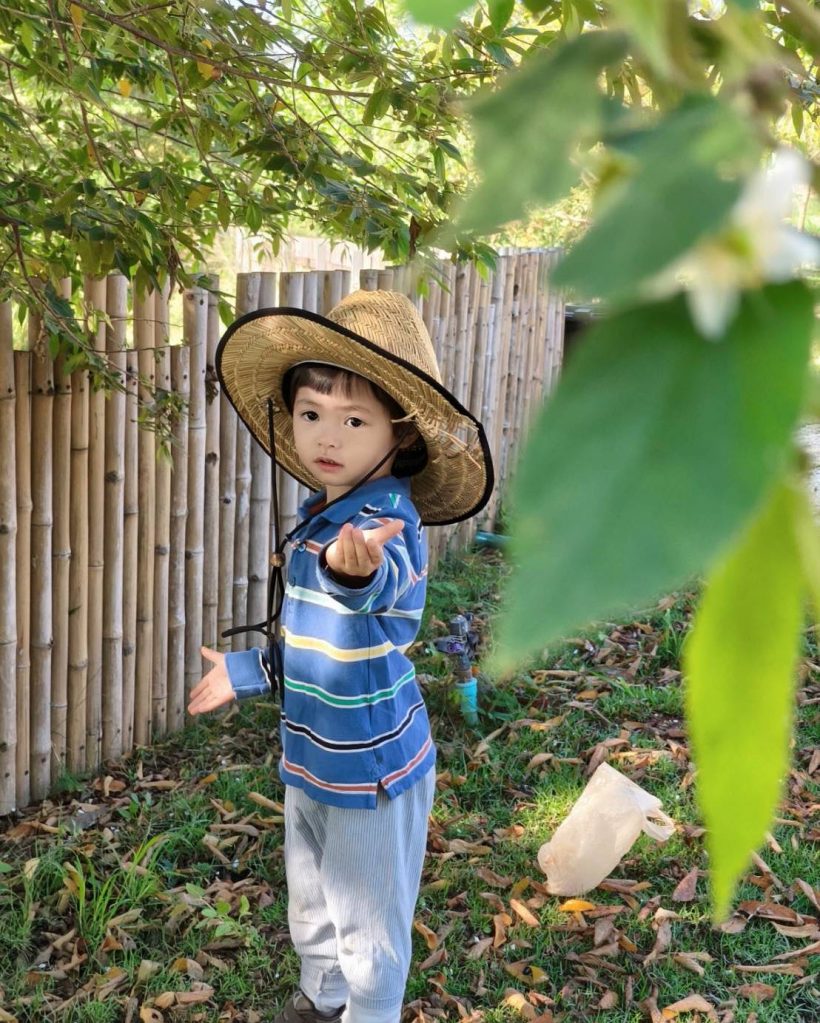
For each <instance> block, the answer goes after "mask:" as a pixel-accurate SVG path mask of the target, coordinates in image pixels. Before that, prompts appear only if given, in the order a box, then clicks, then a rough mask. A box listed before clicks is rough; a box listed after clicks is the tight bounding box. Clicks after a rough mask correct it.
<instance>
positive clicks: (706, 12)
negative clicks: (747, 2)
mask: <svg viewBox="0 0 820 1023" xmlns="http://www.w3.org/2000/svg"><path fill="white" fill-rule="evenodd" d="M689 13H690V14H694V15H695V17H697V16H698V15H701V16H702V17H703V18H705V19H707V20H709V21H717V19H718V18H721V17H722V16H723V15H724V14H725V13H726V0H689Z"/></svg>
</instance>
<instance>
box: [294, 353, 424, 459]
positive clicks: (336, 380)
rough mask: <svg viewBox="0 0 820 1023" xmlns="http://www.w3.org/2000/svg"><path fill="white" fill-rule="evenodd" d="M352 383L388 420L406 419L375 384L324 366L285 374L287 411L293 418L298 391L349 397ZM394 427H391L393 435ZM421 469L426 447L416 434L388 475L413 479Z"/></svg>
mask: <svg viewBox="0 0 820 1023" xmlns="http://www.w3.org/2000/svg"><path fill="white" fill-rule="evenodd" d="M356 383H362V384H364V385H365V387H367V388H368V389H369V391H370V393H371V394H372V395H373V397H374V398H375V399H376V401H378V403H379V404H380V405H382V406H383V407H384V408H385V409H386V411H387V414H388V415H389V416H390V418H391V419H393V420H397V419H404V417H405V415H406V413H405V411H404V409H403V408H402V407H401V405H399V403H398V402H397V401H396V400H395V399H394V398H392V397H391V396H390V395H389V394H388V393H387V391H383V390H382V388H381V387H379V386H378V384H374V383H373V381H372V380H368V379H367V377H363V376H360V375H359V374H358V373H354V372H353V371H352V370H350V369H343V368H342V367H341V366H326V365H325V364H324V363H321V362H302V363H300V364H299V365H298V366H294V367H293V369H289V370H288V371H287V373H285V376H284V378H283V380H282V390H283V392H284V397H285V403H286V404H287V407H288V411H289V412H290V414H291V415H293V402H294V399H295V398H296V392H297V391H298V390H299V388H300V387H311V388H312V389H313V390H314V391H318V392H319V394H330V393H331V392H332V391H333V390H334V388H336V387H339V388H340V390H341V392H342V394H344V395H345V397H350V395H351V394H352V393H353V388H354V386H355V384H356ZM398 425H399V424H395V425H394V427H393V429H394V432H395V430H396V427H397V426H398ZM425 465H427V445H426V444H425V443H424V440H423V438H422V437H421V436H420V435H419V434H418V433H417V434H416V439H415V440H414V441H413V443H412V444H411V445H410V446H409V447H406V448H399V450H398V451H397V452H396V458H395V460H394V462H393V468H392V470H391V471H392V473H393V475H394V476H397V477H401V476H414V475H415V474H416V473H418V472H421V470H422V469H423V468H424V467H425Z"/></svg>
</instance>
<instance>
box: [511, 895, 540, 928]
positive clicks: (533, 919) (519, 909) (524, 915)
mask: <svg viewBox="0 0 820 1023" xmlns="http://www.w3.org/2000/svg"><path fill="white" fill-rule="evenodd" d="M510 909H511V910H512V911H513V913H515V915H516V916H519V917H520V918H521V919H522V920H523V921H524V923H525V924H526V925H527V926H528V927H537V926H538V917H537V916H535V915H534V914H533V913H531V912H530V910H529V909H527V907H526V906H525V905H524V903H523V902H519V901H518V899H510Z"/></svg>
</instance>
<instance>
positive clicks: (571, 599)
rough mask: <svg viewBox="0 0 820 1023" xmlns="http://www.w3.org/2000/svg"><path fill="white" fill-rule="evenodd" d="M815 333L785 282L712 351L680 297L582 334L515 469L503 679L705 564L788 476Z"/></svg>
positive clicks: (807, 302) (762, 295)
mask: <svg viewBox="0 0 820 1023" xmlns="http://www.w3.org/2000/svg"><path fill="white" fill-rule="evenodd" d="M811 326H812V302H811V296H810V294H809V292H808V291H807V289H806V288H805V287H804V286H803V285H802V284H799V283H789V284H783V285H777V286H770V287H767V288H765V289H764V290H763V291H760V292H754V293H751V294H750V295H748V296H747V297H746V298H745V299H744V301H743V302H742V305H741V310H740V313H739V315H738V316H737V318H736V319H735V321H734V322H733V324H732V326H731V327H730V328H729V330H728V332H727V334H726V336H725V337H724V339H723V341H721V342H720V343H718V344H713V343H709V342H706V341H704V340H703V339H702V338H701V337H700V335H699V334H698V333H697V330H696V328H695V327H694V325H693V324H692V322H691V320H690V318H689V315H688V312H687V309H686V303H685V300H684V298H683V297H682V296H679V297H677V298H675V299H672V300H670V301H667V302H662V303H657V304H654V305H648V306H642V307H639V308H636V309H632V310H629V311H626V312H623V313H621V314H619V315H616V316H612V317H611V318H609V319H605V320H603V321H601V323H599V324H598V325H596V326H593V327H591V328H590V329H589V330H588V332H587V333H586V334H585V336H584V339H583V342H582V343H581V345H580V347H579V351H578V352H577V353H576V354H575V355H574V357H573V359H572V361H571V362H570V363H569V366H568V368H567V371H566V373H565V375H564V378H563V380H562V381H561V383H560V385H559V387H558V390H557V391H556V393H555V396H554V397H553V398H552V399H551V400H550V402H549V403H548V404H547V406H546V407H545V408H544V410H543V412H542V413H541V416H540V418H539V420H538V422H537V423H536V425H535V427H534V428H533V431H532V434H531V436H530V439H529V442H528V444H527V448H526V450H525V452H524V455H523V458H522V462H521V464H520V466H519V467H518V469H517V474H516V479H515V485H514V489H513V495H512V497H513V508H512V510H513V518H514V523H513V524H514V531H513V532H514V543H513V554H514V557H515V560H516V562H517V565H516V569H515V572H514V574H513V577H512V580H511V583H510V586H509V591H508V593H507V596H506V599H505V611H504V613H503V616H502V621H501V633H500V637H499V651H498V653H497V654H496V657H495V667H496V670H507V669H508V668H510V667H512V666H513V665H514V664H515V663H517V662H518V661H520V660H521V659H522V658H523V657H525V656H526V655H527V654H528V653H529V652H531V651H532V650H535V649H537V648H539V647H540V646H543V645H545V644H547V643H549V642H552V641H553V640H555V639H557V638H559V637H561V636H565V635H568V634H569V632H570V630H572V629H577V628H579V627H581V626H584V625H586V624H587V623H589V622H590V621H593V620H594V619H597V618H601V617H604V616H609V615H614V614H620V613H623V612H625V611H628V610H631V609H634V608H635V607H636V606H639V605H641V604H645V603H647V602H648V601H650V600H653V599H655V598H656V597H658V596H659V595H661V594H663V593H666V592H669V590H670V589H673V588H674V587H676V586H678V585H679V584H681V583H682V582H684V581H685V580H687V579H688V578H689V577H691V576H692V575H693V574H695V573H698V572H701V571H703V570H704V568H705V567H706V566H707V565H709V564H710V563H711V561H712V560H713V559H714V557H715V556H716V554H717V553H718V552H719V551H720V549H721V548H722V547H723V546H724V545H725V544H726V542H727V540H728V539H729V537H731V536H732V534H733V533H734V532H735V531H736V530H737V529H738V528H739V527H740V525H741V523H742V522H743V521H744V520H745V519H746V518H747V517H748V516H749V514H750V513H751V510H752V508H753V507H754V506H755V505H756V504H757V503H758V502H759V501H760V500H761V499H762V496H763V494H764V492H765V490H766V489H767V488H768V487H769V486H771V484H772V482H773V480H774V479H776V478H777V477H778V476H779V475H780V474H781V473H782V471H783V468H784V465H785V462H786V459H787V455H788V452H789V450H790V444H791V436H792V431H793V429H794V426H795V422H796V420H797V418H798V415H799V413H800V408H801V403H802V397H803V392H804V389H805V379H806V374H807V365H808V354H809V349H810V335H811Z"/></svg>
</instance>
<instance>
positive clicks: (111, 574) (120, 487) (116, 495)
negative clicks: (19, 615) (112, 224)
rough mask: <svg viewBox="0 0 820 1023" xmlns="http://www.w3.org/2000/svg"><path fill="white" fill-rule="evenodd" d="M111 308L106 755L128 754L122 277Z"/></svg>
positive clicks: (111, 284) (111, 282) (110, 293)
mask: <svg viewBox="0 0 820 1023" xmlns="http://www.w3.org/2000/svg"><path fill="white" fill-rule="evenodd" d="M105 307H106V309H107V311H108V317H109V321H110V324H109V326H108V329H107V330H106V351H107V352H108V365H109V367H110V369H111V370H112V371H113V372H114V373H115V374H116V377H117V380H118V382H119V384H120V386H121V388H122V390H118V389H117V388H116V387H115V388H113V389H112V390H111V393H110V394H109V396H108V400H107V401H106V405H105V483H104V485H103V486H104V490H105V497H104V499H103V500H104V506H105V513H104V519H103V522H104V525H103V632H102V673H103V679H104V685H103V691H102V755H103V757H104V758H105V759H106V760H108V759H114V758H116V757H120V756H122V753H123V722H122V699H123V681H122V677H123V554H124V550H125V548H124V521H123V516H124V497H125V494H124V490H125V416H126V411H125V404H126V399H125V368H126V360H127V355H126V352H125V337H126V328H127V322H128V281H127V279H126V278H125V277H123V276H122V274H112V275H111V276H110V277H108V279H107V285H106V298H105Z"/></svg>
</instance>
